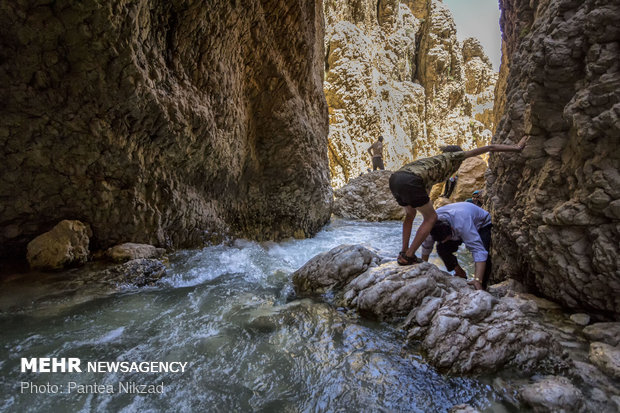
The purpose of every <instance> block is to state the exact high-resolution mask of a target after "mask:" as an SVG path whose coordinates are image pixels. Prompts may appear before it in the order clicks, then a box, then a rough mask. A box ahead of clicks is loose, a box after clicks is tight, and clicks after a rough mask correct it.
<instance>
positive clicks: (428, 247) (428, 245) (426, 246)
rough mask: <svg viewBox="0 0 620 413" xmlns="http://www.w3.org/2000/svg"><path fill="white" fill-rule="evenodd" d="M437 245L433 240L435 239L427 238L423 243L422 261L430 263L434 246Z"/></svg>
mask: <svg viewBox="0 0 620 413" xmlns="http://www.w3.org/2000/svg"><path fill="white" fill-rule="evenodd" d="M434 244H435V241H434V240H433V237H431V236H430V235H429V236H428V237H426V239H425V240H424V242H423V243H422V253H421V254H422V259H423V260H424V261H428V257H429V256H430V255H431V252H433V245H434ZM424 257H426V259H424Z"/></svg>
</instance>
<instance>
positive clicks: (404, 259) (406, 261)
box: [397, 251, 422, 265]
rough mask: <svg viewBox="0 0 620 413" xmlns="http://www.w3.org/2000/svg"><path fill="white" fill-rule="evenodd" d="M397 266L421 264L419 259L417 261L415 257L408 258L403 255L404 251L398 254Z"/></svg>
mask: <svg viewBox="0 0 620 413" xmlns="http://www.w3.org/2000/svg"><path fill="white" fill-rule="evenodd" d="M397 262H398V265H412V264H419V263H421V262H422V260H421V259H419V258H418V257H417V256H415V255H414V256H413V257H408V256H407V255H406V253H405V251H401V252H400V254H398V260H397Z"/></svg>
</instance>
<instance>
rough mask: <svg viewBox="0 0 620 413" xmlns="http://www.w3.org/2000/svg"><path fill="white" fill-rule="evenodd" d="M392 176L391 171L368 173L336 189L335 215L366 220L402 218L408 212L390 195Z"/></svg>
mask: <svg viewBox="0 0 620 413" xmlns="http://www.w3.org/2000/svg"><path fill="white" fill-rule="evenodd" d="M390 175H392V172H390V171H374V172H369V173H367V174H364V175H361V176H359V177H357V178H355V179H352V180H351V181H349V183H348V184H346V185H345V186H343V187H342V188H340V189H337V190H336V191H335V192H334V211H333V212H334V215H337V216H339V217H342V218H348V219H363V220H366V221H386V220H400V219H403V218H404V217H405V210H404V209H403V207H401V206H400V205H398V203H397V202H396V200H395V199H394V196H393V195H392V192H390V187H389V185H390V184H389V180H390Z"/></svg>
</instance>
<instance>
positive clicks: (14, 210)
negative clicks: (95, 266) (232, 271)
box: [0, 0, 332, 256]
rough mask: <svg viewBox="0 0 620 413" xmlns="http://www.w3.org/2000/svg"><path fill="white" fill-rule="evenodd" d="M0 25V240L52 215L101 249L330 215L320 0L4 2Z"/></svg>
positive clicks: (23, 237)
mask: <svg viewBox="0 0 620 413" xmlns="http://www.w3.org/2000/svg"><path fill="white" fill-rule="evenodd" d="M0 27H2V28H3V32H2V36H0V50H2V62H3V63H2V65H1V66H0V84H2V85H3V86H2V87H1V88H0V101H1V102H2V105H3V109H2V111H1V113H0V125H1V126H0V148H1V149H0V152H1V155H0V157H1V158H2V162H1V163H0V197H1V198H2V199H10V200H11V202H3V205H2V209H1V210H0V256H6V255H9V254H19V255H20V256H22V255H25V254H24V253H25V251H24V248H25V246H26V244H27V242H28V241H29V240H31V239H32V238H34V236H35V235H38V234H40V233H42V232H43V231H44V230H47V228H45V226H46V225H48V223H50V222H57V221H59V220H60V219H62V218H63V217H66V216H79V217H80V218H81V219H82V220H83V221H84V222H88V223H89V224H90V225H91V227H92V229H93V233H94V237H95V238H93V239H92V240H91V241H93V245H94V244H95V243H96V245H97V246H98V247H100V248H102V249H106V248H109V247H111V246H113V245H115V244H118V243H120V242H123V241H124V240H133V241H135V242H139V243H146V244H151V245H156V246H165V247H177V248H178V247H184V246H198V245H203V242H205V241H209V240H210V239H211V236H212V234H215V235H217V234H222V233H224V234H231V235H237V234H239V235H242V236H243V237H245V238H253V239H282V238H287V237H291V236H297V237H304V236H310V235H311V234H314V233H316V232H317V231H318V230H319V229H320V228H321V227H322V226H323V225H324V224H325V223H326V222H327V221H328V220H329V217H330V213H331V198H332V196H331V195H332V193H331V187H330V185H329V174H328V171H329V166H328V158H327V133H328V112H327V104H326V101H325V96H324V94H323V66H324V65H323V62H324V56H325V53H324V46H323V38H324V28H323V27H324V23H323V10H322V3H321V2H308V1H301V0H276V1H267V2H266V1H259V0H249V1H245V2H243V3H242V2H238V1H208V2H185V1H182V2H150V1H147V0H137V1H135V2H116V1H111V0H108V1H103V2H94V1H88V2H80V1H71V2H65V3H62V4H59V3H55V2H38V3H37V5H36V7H34V6H33V3H29V2H3V3H2V5H1V6H0ZM292 39H294V41H292Z"/></svg>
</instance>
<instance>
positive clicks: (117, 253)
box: [105, 242, 166, 262]
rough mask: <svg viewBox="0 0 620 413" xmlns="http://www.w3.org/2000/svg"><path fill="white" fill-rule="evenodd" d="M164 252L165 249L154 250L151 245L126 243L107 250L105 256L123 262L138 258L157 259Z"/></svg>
mask: <svg viewBox="0 0 620 413" xmlns="http://www.w3.org/2000/svg"><path fill="white" fill-rule="evenodd" d="M165 252H166V250H165V249H163V248H156V247H154V246H153V245H149V244H136V243H133V242H126V243H124V244H119V245H115V246H113V247H111V248H108V249H107V250H106V252H105V255H106V257H108V258H109V259H110V260H112V261H116V262H125V261H129V260H135V259H140V258H159V257H161V256H162V255H163V254H164V253H165Z"/></svg>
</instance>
